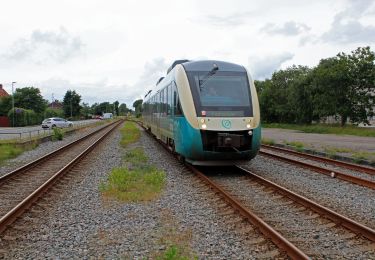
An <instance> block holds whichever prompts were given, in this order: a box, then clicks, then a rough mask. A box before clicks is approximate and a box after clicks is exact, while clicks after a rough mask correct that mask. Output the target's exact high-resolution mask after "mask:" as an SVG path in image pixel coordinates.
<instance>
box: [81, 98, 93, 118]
mask: <svg viewBox="0 0 375 260" xmlns="http://www.w3.org/2000/svg"><path fill="white" fill-rule="evenodd" d="M80 113H81V116H83V117H84V118H86V119H87V118H89V117H90V114H92V111H91V107H90V106H89V104H88V103H85V102H82V106H81V111H80Z"/></svg>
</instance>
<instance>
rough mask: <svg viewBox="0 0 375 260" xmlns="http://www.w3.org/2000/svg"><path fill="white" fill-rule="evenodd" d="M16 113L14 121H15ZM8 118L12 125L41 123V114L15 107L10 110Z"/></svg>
mask: <svg viewBox="0 0 375 260" xmlns="http://www.w3.org/2000/svg"><path fill="white" fill-rule="evenodd" d="M13 115H14V122H13ZM8 118H9V120H10V122H11V125H12V126H28V125H37V124H40V123H41V116H40V115H38V114H37V113H35V112H34V111H33V110H28V109H24V108H19V107H15V108H14V109H11V110H10V111H9V112H8Z"/></svg>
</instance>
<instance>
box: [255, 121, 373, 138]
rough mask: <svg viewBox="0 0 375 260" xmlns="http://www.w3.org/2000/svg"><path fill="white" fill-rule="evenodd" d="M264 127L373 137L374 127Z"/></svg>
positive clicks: (272, 125) (264, 125)
mask: <svg viewBox="0 0 375 260" xmlns="http://www.w3.org/2000/svg"><path fill="white" fill-rule="evenodd" d="M262 127H264V128H281V129H292V130H299V131H301V132H304V133H317V134H336V135H354V136H365V137H375V129H374V128H362V127H356V126H351V125H348V126H344V127H340V126H339V125H323V124H315V125H295V124H277V123H272V124H264V123H263V124H262Z"/></svg>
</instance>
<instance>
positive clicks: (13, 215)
mask: <svg viewBox="0 0 375 260" xmlns="http://www.w3.org/2000/svg"><path fill="white" fill-rule="evenodd" d="M121 122H122V121H117V122H115V123H112V124H110V125H107V126H106V127H104V128H107V127H109V126H111V125H113V124H115V125H114V126H113V127H112V128H111V129H110V130H109V131H107V132H106V133H105V134H103V135H102V136H101V137H100V138H99V139H98V140H96V141H95V142H94V143H93V144H91V145H90V146H89V147H88V148H86V149H85V150H84V151H83V152H81V153H80V154H79V155H78V156H76V157H75V158H74V159H73V160H72V161H70V163H69V164H67V165H66V166H64V167H63V168H62V169H60V170H59V171H58V172H56V173H55V174H54V175H53V176H52V177H51V178H49V179H48V180H47V181H46V182H45V183H44V184H42V185H41V186H39V188H37V189H36V190H35V191H34V192H33V193H32V194H30V195H29V196H27V197H26V198H25V199H24V200H23V201H22V202H20V203H19V204H18V205H17V206H15V207H14V208H13V209H12V210H11V211H9V212H8V213H7V214H6V215H4V216H2V217H1V218H0V233H2V232H3V231H4V230H6V229H7V228H8V227H9V225H11V224H12V223H13V222H14V221H15V220H17V218H18V217H19V216H21V215H22V214H23V213H24V212H25V211H26V210H27V209H29V208H30V207H31V206H32V205H33V204H34V203H35V202H36V201H37V200H38V199H39V198H40V197H42V196H43V194H45V193H46V192H47V191H48V190H49V189H50V188H51V187H52V186H53V185H54V184H55V183H56V181H58V179H60V178H61V177H62V176H63V175H64V174H65V173H67V172H68V171H69V170H70V169H71V168H72V167H74V166H75V165H76V164H77V163H78V162H79V161H80V160H82V159H83V158H84V156H85V155H87V154H88V153H89V152H90V151H91V150H92V149H94V147H95V146H96V145H98V144H99V143H100V142H101V141H102V140H104V138H105V137H106V136H108V135H109V133H111V132H112V131H113V130H114V129H115V128H116V127H117V126H119V125H120V124H121ZM116 123H117V124H116ZM104 128H101V129H99V130H98V131H95V133H97V132H99V131H102V130H103V129H104ZM89 135H90V136H91V135H92V134H89ZM83 138H85V137H83ZM77 141H78V140H77ZM77 141H75V142H73V143H74V144H77V143H79V142H77ZM67 147H70V146H64V147H63V148H64V150H65V149H66V148H67ZM59 150H60V149H59ZM59 150H57V151H55V152H59ZM50 156H51V153H50V154H48V157H47V158H49V157H50ZM43 158H44V157H43ZM45 159H46V158H45ZM36 161H38V164H39V163H40V162H41V161H40V160H36ZM34 166H35V165H34ZM34 166H30V164H28V165H27V167H28V168H30V167H34ZM28 168H27V169H28ZM27 169H26V170H27ZM18 170H22V167H21V168H20V169H18ZM24 170H25V169H23V170H22V171H24ZM17 174H18V172H17ZM7 178H9V176H8V177H7Z"/></svg>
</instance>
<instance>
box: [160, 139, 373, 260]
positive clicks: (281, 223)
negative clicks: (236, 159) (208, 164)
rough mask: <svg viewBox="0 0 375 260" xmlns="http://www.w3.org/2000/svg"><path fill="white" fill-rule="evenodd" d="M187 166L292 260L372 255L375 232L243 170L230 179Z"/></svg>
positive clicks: (232, 170)
mask: <svg viewBox="0 0 375 260" xmlns="http://www.w3.org/2000/svg"><path fill="white" fill-rule="evenodd" d="M159 143H160V142H159ZM161 144H162V145H163V146H164V147H165V148H166V150H167V151H169V152H171V151H170V149H168V147H166V146H165V145H164V144H163V143H161ZM186 166H187V167H188V168H189V169H190V170H191V171H192V172H194V173H195V174H196V175H197V176H198V178H199V179H201V180H202V181H203V182H204V183H205V184H206V185H208V186H209V187H210V189H212V190H214V192H215V193H217V194H218V195H219V196H220V197H221V198H223V199H224V200H225V201H226V202H227V203H228V204H229V205H230V206H231V207H232V208H233V209H234V210H235V211H236V212H237V213H239V214H240V215H242V217H243V218H245V219H246V220H247V221H248V222H250V223H251V224H252V225H254V226H256V227H257V228H258V229H259V230H260V231H261V232H262V233H263V234H264V235H265V236H266V237H267V238H269V239H271V240H272V241H273V243H274V244H275V245H277V246H278V247H279V248H280V250H281V251H282V252H286V253H287V255H288V256H289V257H290V258H292V259H311V258H331V257H333V258H337V257H343V258H344V257H349V258H357V257H363V256H364V254H369V258H370V257H373V256H374V255H375V246H374V245H375V244H374V242H375V230H373V229H371V228H369V227H367V226H365V225H362V224H361V223H358V222H356V221H354V220H352V219H350V218H348V217H345V216H343V215H341V214H339V213H336V212H335V211H333V210H330V209H328V208H326V207H324V206H321V205H319V204H318V203H316V202H313V201H311V200H309V199H307V198H304V197H303V196H300V195H298V194H296V193H294V192H292V191H289V190H288V189H286V188H283V187H281V186H280V185H277V184H275V183H272V182H270V181H268V180H266V179H264V178H262V177H260V176H258V175H256V174H254V173H252V172H250V171H248V170H247V169H245V168H242V167H240V166H238V167H234V168H231V170H230V171H231V172H232V173H231V174H230V176H227V175H228V172H223V168H221V169H220V170H218V171H219V172H220V173H222V174H221V175H218V176H216V177H212V176H209V174H208V175H207V174H205V173H203V172H202V171H201V169H199V168H197V167H195V166H192V165H189V164H187V165H186ZM202 169H204V168H202ZM206 169H207V168H206ZM216 170H217V169H216ZM209 171H212V168H211V170H209ZM233 174H235V175H237V177H234V176H233ZM327 245H328V246H327ZM331 246H332V247H333V248H330V247H331ZM280 257H282V255H280Z"/></svg>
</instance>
